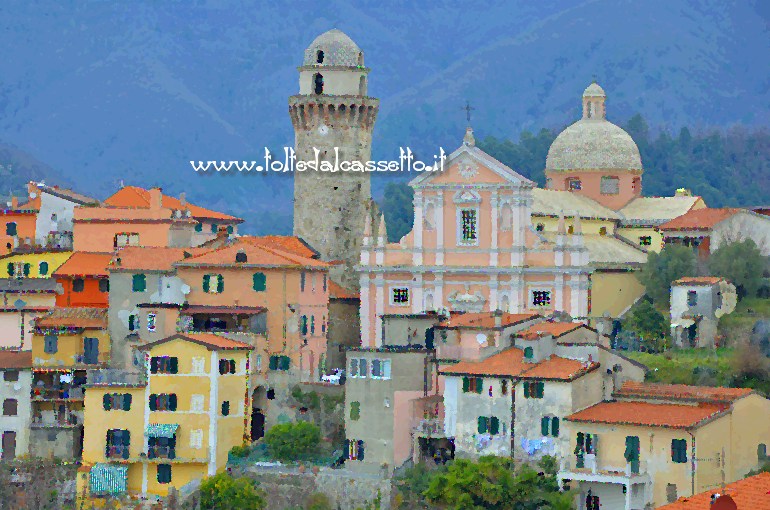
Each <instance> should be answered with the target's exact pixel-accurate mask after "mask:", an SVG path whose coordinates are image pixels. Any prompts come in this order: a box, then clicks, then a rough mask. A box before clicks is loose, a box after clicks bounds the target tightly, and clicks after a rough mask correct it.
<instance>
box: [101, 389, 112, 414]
mask: <svg viewBox="0 0 770 510" xmlns="http://www.w3.org/2000/svg"><path fill="white" fill-rule="evenodd" d="M102 406H103V407H104V410H105V411H109V410H110V409H111V408H112V397H111V396H110V394H109V393H105V394H104V396H103V397H102Z"/></svg>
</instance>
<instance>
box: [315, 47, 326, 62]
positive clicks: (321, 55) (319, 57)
mask: <svg viewBox="0 0 770 510" xmlns="http://www.w3.org/2000/svg"><path fill="white" fill-rule="evenodd" d="M315 61H316V63H317V64H323V63H324V52H323V50H318V53H316V55H315Z"/></svg>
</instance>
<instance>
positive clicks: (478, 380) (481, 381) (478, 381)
mask: <svg viewBox="0 0 770 510" xmlns="http://www.w3.org/2000/svg"><path fill="white" fill-rule="evenodd" d="M482 391H484V379H482V378H481V377H477V378H476V393H478V394H479V395H480V394H481V392H482Z"/></svg>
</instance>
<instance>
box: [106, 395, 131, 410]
mask: <svg viewBox="0 0 770 510" xmlns="http://www.w3.org/2000/svg"><path fill="white" fill-rule="evenodd" d="M131 400H132V396H131V394H130V393H105V394H104V395H103V396H102V407H103V408H104V410H105V411H130V410H131Z"/></svg>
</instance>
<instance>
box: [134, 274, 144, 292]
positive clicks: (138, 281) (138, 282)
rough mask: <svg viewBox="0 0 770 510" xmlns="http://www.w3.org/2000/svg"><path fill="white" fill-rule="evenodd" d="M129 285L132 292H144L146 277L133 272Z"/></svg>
mask: <svg viewBox="0 0 770 510" xmlns="http://www.w3.org/2000/svg"><path fill="white" fill-rule="evenodd" d="M131 287H132V289H133V291H134V292H144V291H145V290H146V289H147V277H146V276H145V275H143V274H135V275H134V276H133V278H132V282H131Z"/></svg>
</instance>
